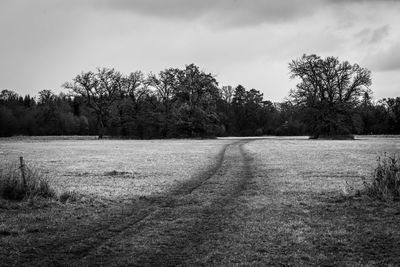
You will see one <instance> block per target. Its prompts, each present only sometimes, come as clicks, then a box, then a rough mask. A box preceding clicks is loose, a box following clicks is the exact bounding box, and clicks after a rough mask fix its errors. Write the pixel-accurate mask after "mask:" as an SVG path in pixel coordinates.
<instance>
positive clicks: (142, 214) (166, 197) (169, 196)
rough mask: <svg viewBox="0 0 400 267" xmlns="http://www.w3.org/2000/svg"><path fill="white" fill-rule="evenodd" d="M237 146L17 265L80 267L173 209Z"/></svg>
mask: <svg viewBox="0 0 400 267" xmlns="http://www.w3.org/2000/svg"><path fill="white" fill-rule="evenodd" d="M237 143H238V141H237V142H233V143H230V144H226V145H224V146H223V148H222V149H221V151H220V152H219V153H218V155H217V156H216V160H215V163H214V164H212V165H211V166H210V167H209V168H208V169H207V170H205V171H203V172H201V173H199V174H197V175H195V176H194V177H193V178H191V179H190V180H188V181H186V182H183V183H181V184H179V185H177V186H176V187H175V188H173V189H171V190H170V191H169V192H167V193H165V194H157V195H153V196H149V197H145V198H142V199H141V200H139V201H138V202H137V203H133V204H130V205H128V206H124V210H128V213H125V214H123V215H121V212H120V208H118V209H116V210H113V211H111V214H110V212H107V214H106V215H104V216H103V217H102V218H101V219H100V220H99V221H97V222H94V223H93V224H92V225H90V226H86V227H85V228H84V229H77V227H78V226H76V225H68V227H72V231H70V232H71V236H67V237H65V236H64V237H62V238H60V239H58V240H54V239H53V240H49V242H47V243H44V242H43V243H41V244H37V247H36V248H34V249H33V252H32V253H28V254H26V255H24V257H21V261H22V262H21V263H23V262H27V263H29V265H30V266H35V265H41V266H45V265H48V266H50V265H51V266H54V265H56V266H64V265H65V266H70V265H80V264H79V262H80V261H81V260H82V259H84V258H85V257H87V256H88V255H90V253H92V252H94V251H96V249H98V248H99V247H101V246H102V245H103V244H105V243H107V242H108V241H110V240H112V239H114V238H115V236H123V235H124V233H125V232H126V231H127V230H130V231H136V232H140V230H141V228H142V227H143V222H144V221H146V220H147V219H149V217H151V216H152V215H154V214H155V213H157V211H159V210H160V209H163V207H166V206H172V205H174V202H175V201H176V199H179V198H181V197H184V196H185V195H189V194H191V193H192V192H193V191H195V190H196V189H198V188H199V187H201V186H202V185H203V184H204V183H205V182H206V181H207V180H209V179H211V178H212V177H213V176H214V175H215V174H216V173H217V172H218V171H219V170H220V168H221V166H222V164H223V161H224V156H225V153H226V150H227V149H228V148H229V147H230V146H234V145H235V144H237ZM74 227H75V229H74Z"/></svg>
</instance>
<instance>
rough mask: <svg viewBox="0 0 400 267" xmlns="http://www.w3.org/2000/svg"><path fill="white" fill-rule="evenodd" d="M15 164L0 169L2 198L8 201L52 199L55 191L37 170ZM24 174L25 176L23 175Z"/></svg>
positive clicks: (0, 195) (0, 192) (0, 194)
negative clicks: (39, 198) (37, 198)
mask: <svg viewBox="0 0 400 267" xmlns="http://www.w3.org/2000/svg"><path fill="white" fill-rule="evenodd" d="M22 168H24V169H23V170H21V169H20V167H18V166H16V165H15V164H12V165H8V166H7V165H6V166H1V167H0V197H1V198H3V199H8V200H23V199H33V198H35V197H44V198H51V197H54V196H55V191H54V190H53V188H52V187H51V186H50V184H49V182H48V179H47V178H46V177H45V176H44V175H43V174H42V173H41V172H40V171H39V170H37V169H35V168H30V167H27V166H23V167H22ZM22 173H23V174H22Z"/></svg>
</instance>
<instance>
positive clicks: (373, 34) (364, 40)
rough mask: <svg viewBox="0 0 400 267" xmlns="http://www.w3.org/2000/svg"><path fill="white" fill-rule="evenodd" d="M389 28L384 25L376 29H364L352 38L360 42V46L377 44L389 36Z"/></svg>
mask: <svg viewBox="0 0 400 267" xmlns="http://www.w3.org/2000/svg"><path fill="white" fill-rule="evenodd" d="M389 29H390V28H389V26H388V25H384V26H381V27H378V28H376V29H374V30H373V29H370V28H365V29H363V30H361V31H359V32H357V33H356V34H354V37H355V38H356V39H358V40H360V42H359V43H360V44H367V45H371V44H379V43H380V42H382V41H383V40H384V39H385V38H386V37H387V36H388V35H389Z"/></svg>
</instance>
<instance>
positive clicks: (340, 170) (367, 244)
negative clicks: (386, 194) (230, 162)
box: [204, 139, 400, 266]
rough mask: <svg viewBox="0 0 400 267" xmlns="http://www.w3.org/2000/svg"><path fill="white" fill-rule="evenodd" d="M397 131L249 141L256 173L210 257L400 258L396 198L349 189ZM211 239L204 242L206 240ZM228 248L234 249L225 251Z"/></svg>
mask: <svg viewBox="0 0 400 267" xmlns="http://www.w3.org/2000/svg"><path fill="white" fill-rule="evenodd" d="M399 141H400V140H399V139H390V140H388V139H369V140H367V139H364V140H357V141H322V140H317V141H311V140H310V141H309V140H279V141H273V140H260V141H255V142H252V143H249V144H248V145H247V146H246V150H247V151H248V153H249V154H250V155H251V156H252V158H253V161H252V163H251V166H252V168H251V169H252V173H253V179H252V181H251V183H249V185H248V187H247V190H246V191H245V192H244V194H243V195H242V196H240V197H239V198H238V199H237V201H236V203H234V204H232V205H231V209H232V210H234V212H233V214H232V216H231V217H228V218H226V221H225V223H226V224H227V227H226V228H225V230H224V231H223V233H221V235H220V238H221V244H223V245H222V246H219V247H216V248H215V250H214V251H213V252H212V253H210V255H209V259H210V260H209V262H210V263H214V264H216V263H218V264H221V265H226V266H227V265H236V264H241V263H246V264H249V265H256V266H265V265H279V266H292V265H294V266H299V265H300V266H301V265H303V266H307V265H327V266H328V265H329V266H331V265H339V266H382V265H384V266H385V265H392V266H397V265H398V264H400V254H399V247H400V230H399V228H398V225H400V204H399V203H398V202H393V203H386V202H380V201H375V200H372V199H370V198H368V197H359V198H356V197H350V196H352V194H351V193H349V192H348V191H349V190H357V189H362V188H363V185H362V179H361V178H362V177H370V175H371V174H372V172H373V170H374V168H375V167H376V156H377V155H378V154H380V153H381V152H383V151H390V152H394V151H398V150H399V145H400V143H399ZM211 245H212V244H211V243H210V244H204V246H211ZM227 250H229V251H230V252H231V253H226V251H227Z"/></svg>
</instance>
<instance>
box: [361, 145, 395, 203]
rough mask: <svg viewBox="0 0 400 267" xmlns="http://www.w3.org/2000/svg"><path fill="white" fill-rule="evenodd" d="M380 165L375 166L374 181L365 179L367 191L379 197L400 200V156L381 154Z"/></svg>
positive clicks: (387, 199) (372, 195) (370, 194)
mask: <svg viewBox="0 0 400 267" xmlns="http://www.w3.org/2000/svg"><path fill="white" fill-rule="evenodd" d="M377 161H378V166H377V167H376V168H375V170H374V173H373V177H372V182H371V183H367V182H366V181H365V180H364V186H365V191H366V193H367V194H368V195H369V196H371V197H373V198H377V199H381V200H385V201H391V200H400V157H399V155H397V154H393V156H389V155H387V153H384V154H383V155H382V156H379V157H378V159H377Z"/></svg>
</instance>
